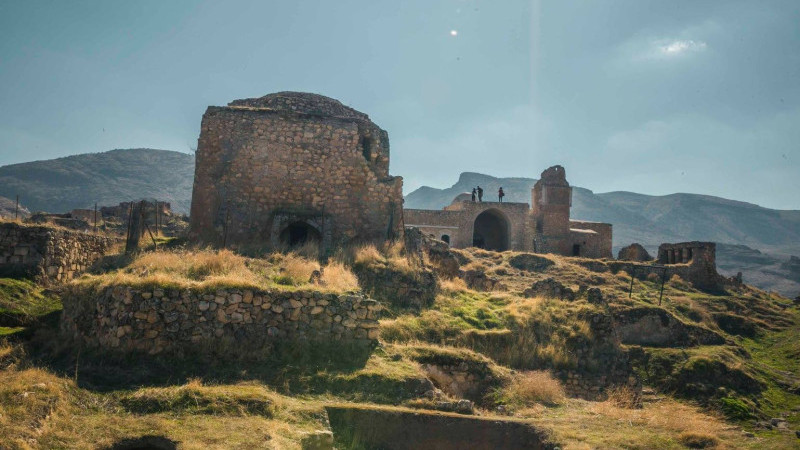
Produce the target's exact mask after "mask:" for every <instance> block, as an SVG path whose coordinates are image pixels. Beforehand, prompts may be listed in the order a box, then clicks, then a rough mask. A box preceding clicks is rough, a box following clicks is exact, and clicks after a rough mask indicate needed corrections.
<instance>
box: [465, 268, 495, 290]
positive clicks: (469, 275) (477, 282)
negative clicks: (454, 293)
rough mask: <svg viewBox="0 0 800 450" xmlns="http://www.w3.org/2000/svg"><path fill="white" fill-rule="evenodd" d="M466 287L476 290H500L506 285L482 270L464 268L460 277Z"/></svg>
mask: <svg viewBox="0 0 800 450" xmlns="http://www.w3.org/2000/svg"><path fill="white" fill-rule="evenodd" d="M461 278H463V279H464V282H465V283H466V284H467V287H468V288H470V289H474V290H476V291H502V290H505V289H506V286H505V285H504V284H503V283H501V282H500V280H498V279H497V278H493V277H490V276H488V275H486V272H484V271H482V270H466V271H464V274H463V275H462V277H461Z"/></svg>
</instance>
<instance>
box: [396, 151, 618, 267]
mask: <svg viewBox="0 0 800 450" xmlns="http://www.w3.org/2000/svg"><path fill="white" fill-rule="evenodd" d="M531 200H532V205H533V206H532V207H531V206H530V205H528V204H527V203H511V202H503V203H500V202H473V201H472V200H471V196H470V194H459V195H458V196H456V198H455V199H453V202H452V203H451V204H450V205H448V206H446V207H445V208H444V209H443V210H441V211H434V210H423V209H405V210H403V219H404V221H405V226H406V227H407V228H410V227H415V228H419V229H420V230H421V231H422V232H423V233H425V234H428V235H431V236H434V237H436V238H438V239H441V240H442V241H444V242H447V243H448V244H450V245H451V246H452V247H455V248H465V247H480V248H485V249H488V250H495V251H504V250H516V251H528V252H534V253H556V254H560V255H567V256H583V257H589V258H611V257H612V255H611V234H612V228H611V225H610V224H607V223H599V222H588V221H579V220H570V218H569V215H570V207H571V206H572V187H570V185H569V183H567V180H566V175H565V171H564V168H563V167H561V166H553V167H550V168H549V169H547V170H545V171H544V172H542V175H541V177H540V179H539V181H537V182H536V185H534V187H533V189H532V190H531Z"/></svg>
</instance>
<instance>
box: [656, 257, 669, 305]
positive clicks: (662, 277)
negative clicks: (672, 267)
mask: <svg viewBox="0 0 800 450" xmlns="http://www.w3.org/2000/svg"><path fill="white" fill-rule="evenodd" d="M665 278H667V269H666V267H665V268H664V269H662V270H661V293H659V294H658V306H661V299H662V298H663V297H664V279H665Z"/></svg>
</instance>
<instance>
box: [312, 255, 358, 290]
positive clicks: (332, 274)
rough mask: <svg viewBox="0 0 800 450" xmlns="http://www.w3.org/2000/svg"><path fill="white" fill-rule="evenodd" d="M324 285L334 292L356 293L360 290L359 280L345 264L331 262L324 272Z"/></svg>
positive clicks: (322, 280)
mask: <svg viewBox="0 0 800 450" xmlns="http://www.w3.org/2000/svg"><path fill="white" fill-rule="evenodd" d="M321 282H322V285H323V286H325V287H327V288H329V289H332V290H334V291H355V290H357V289H358V278H356V276H355V275H354V274H353V272H352V271H351V270H350V269H349V268H348V267H347V266H345V265H344V264H342V263H340V262H338V261H333V260H332V261H331V262H329V263H328V265H326V266H325V268H324V270H323V271H322V279H321Z"/></svg>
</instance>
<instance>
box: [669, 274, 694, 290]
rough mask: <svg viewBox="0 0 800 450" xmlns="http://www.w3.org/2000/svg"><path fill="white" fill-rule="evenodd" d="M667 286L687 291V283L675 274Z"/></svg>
mask: <svg viewBox="0 0 800 450" xmlns="http://www.w3.org/2000/svg"><path fill="white" fill-rule="evenodd" d="M669 285H670V286H672V287H674V288H676V289H681V290H686V289H689V283H687V282H686V280H684V279H683V278H681V276H680V275H678V274H677V273H676V274H675V275H673V276H672V278H670V279H669Z"/></svg>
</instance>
